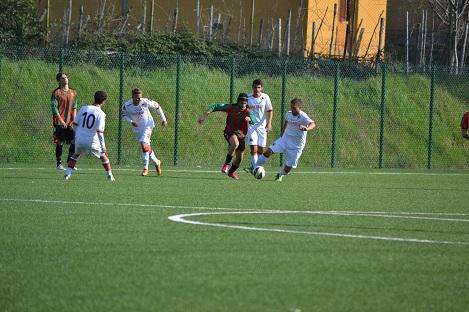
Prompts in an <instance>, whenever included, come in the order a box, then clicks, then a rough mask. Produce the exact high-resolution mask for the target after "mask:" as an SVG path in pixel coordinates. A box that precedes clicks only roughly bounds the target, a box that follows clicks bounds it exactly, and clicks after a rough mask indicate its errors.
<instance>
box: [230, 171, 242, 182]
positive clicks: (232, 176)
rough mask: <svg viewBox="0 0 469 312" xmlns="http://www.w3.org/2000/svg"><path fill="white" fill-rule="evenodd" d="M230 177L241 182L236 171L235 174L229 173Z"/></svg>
mask: <svg viewBox="0 0 469 312" xmlns="http://www.w3.org/2000/svg"><path fill="white" fill-rule="evenodd" d="M228 176H229V177H230V178H233V179H235V180H239V175H238V174H237V173H236V171H235V172H228Z"/></svg>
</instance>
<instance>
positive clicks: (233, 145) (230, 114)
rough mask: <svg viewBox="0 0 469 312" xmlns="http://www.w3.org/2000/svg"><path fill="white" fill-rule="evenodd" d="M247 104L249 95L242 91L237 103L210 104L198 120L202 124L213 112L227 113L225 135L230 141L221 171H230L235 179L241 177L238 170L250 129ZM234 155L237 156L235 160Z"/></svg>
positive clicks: (229, 174) (230, 174) (231, 176)
mask: <svg viewBox="0 0 469 312" xmlns="http://www.w3.org/2000/svg"><path fill="white" fill-rule="evenodd" d="M247 104H248V95H247V94H246V93H240V94H239V95H238V100H237V102H236V103H235V104H213V105H210V106H209V107H208V110H207V111H206V112H205V113H204V114H203V115H202V116H200V117H199V119H198V120H197V121H198V122H199V123H200V124H202V123H203V122H204V121H205V119H206V118H207V116H208V115H209V114H211V113H212V112H225V113H226V126H225V130H224V131H223V135H224V137H225V139H226V141H227V142H228V153H227V154H226V158H225V163H224V164H223V166H222V167H221V172H223V173H228V176H229V177H230V178H233V179H235V180H238V179H239V176H238V173H236V170H237V169H238V168H239V165H240V164H241V161H242V160H243V154H244V149H245V147H246V144H245V141H244V139H245V137H246V133H247V131H248V123H249V122H250V121H251V118H250V117H249V108H248V107H247ZM233 157H235V159H234V161H233Z"/></svg>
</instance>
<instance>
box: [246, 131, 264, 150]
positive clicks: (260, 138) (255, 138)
mask: <svg viewBox="0 0 469 312" xmlns="http://www.w3.org/2000/svg"><path fill="white" fill-rule="evenodd" d="M247 140H248V144H249V145H251V146H252V145H257V146H262V147H266V146H267V131H266V130H265V128H264V127H250V128H249V129H248V134H247Z"/></svg>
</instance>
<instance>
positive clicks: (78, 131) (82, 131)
mask: <svg viewBox="0 0 469 312" xmlns="http://www.w3.org/2000/svg"><path fill="white" fill-rule="evenodd" d="M106 100H107V94H106V92H104V91H96V93H95V94H94V104H93V105H86V106H82V107H81V108H80V111H79V112H78V114H77V116H76V118H75V120H74V121H73V126H74V128H75V153H74V154H73V156H71V157H70V160H69V161H68V167H67V169H66V170H65V180H69V179H70V177H71V176H72V172H73V168H75V164H76V163H77V161H78V159H79V158H80V157H81V156H83V155H86V154H91V155H93V156H96V157H97V158H100V159H101V161H102V164H103V167H104V170H105V171H106V177H107V179H108V180H109V181H114V176H113V175H112V171H111V164H110V163H109V158H108V157H107V152H106V143H105V142H104V127H105V124H106V114H105V113H104V112H103V111H102V110H101V106H103V105H104V103H106Z"/></svg>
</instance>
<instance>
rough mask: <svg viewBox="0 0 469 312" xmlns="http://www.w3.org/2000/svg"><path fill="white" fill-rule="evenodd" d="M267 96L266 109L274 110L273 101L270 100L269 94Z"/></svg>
mask: <svg viewBox="0 0 469 312" xmlns="http://www.w3.org/2000/svg"><path fill="white" fill-rule="evenodd" d="M265 97H266V98H265V111H266V112H268V111H271V110H272V102H271V101H270V97H269V96H268V95H267V94H266V95H265Z"/></svg>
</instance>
